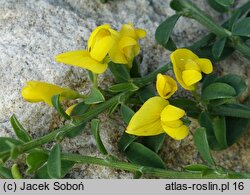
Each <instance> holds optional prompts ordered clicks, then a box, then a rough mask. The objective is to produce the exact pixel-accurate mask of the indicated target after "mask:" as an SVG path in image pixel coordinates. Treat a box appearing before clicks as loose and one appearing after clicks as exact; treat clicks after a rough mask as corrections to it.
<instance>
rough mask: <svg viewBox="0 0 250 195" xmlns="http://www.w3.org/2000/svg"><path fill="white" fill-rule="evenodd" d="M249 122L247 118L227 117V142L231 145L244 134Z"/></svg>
mask: <svg viewBox="0 0 250 195" xmlns="http://www.w3.org/2000/svg"><path fill="white" fill-rule="evenodd" d="M249 122H250V120H249V119H245V118H236V117H226V127H227V143H228V145H229V146H231V145H233V144H234V143H235V142H236V141H238V139H239V138H240V137H241V136H242V135H244V133H245V132H246V131H247V129H248V127H249Z"/></svg>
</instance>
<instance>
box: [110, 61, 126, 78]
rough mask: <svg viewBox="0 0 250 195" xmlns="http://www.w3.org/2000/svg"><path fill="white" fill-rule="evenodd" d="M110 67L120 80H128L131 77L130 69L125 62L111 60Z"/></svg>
mask: <svg viewBox="0 0 250 195" xmlns="http://www.w3.org/2000/svg"><path fill="white" fill-rule="evenodd" d="M108 65H109V69H110V71H111V72H112V73H113V75H114V77H115V78H116V80H117V81H118V82H127V81H128V80H129V79H130V74H129V70H128V69H127V67H126V66H125V65H124V64H116V63H113V62H109V64H108Z"/></svg>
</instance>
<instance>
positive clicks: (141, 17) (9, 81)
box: [0, 0, 250, 178]
mask: <svg viewBox="0 0 250 195" xmlns="http://www.w3.org/2000/svg"><path fill="white" fill-rule="evenodd" d="M195 3H197V4H198V6H200V7H202V8H203V9H204V10H205V11H206V12H207V13H210V15H212V16H213V17H214V18H215V19H216V20H217V21H219V22H222V21H223V19H224V17H223V16H220V15H218V14H217V13H216V12H215V11H212V10H211V8H209V7H208V6H207V4H206V1H205V0H203V1H195ZM173 13H174V11H173V10H171V8H170V7H169V1H168V0H126V1H122V0H115V1H110V2H109V3H107V4H101V3H100V1H99V0H37V1H36V2H34V1H33V0H19V1H15V0H12V1H11V0H8V1H7V0H0V94H1V95H0V136H13V133H12V130H11V127H10V124H9V118H10V116H11V115H12V114H13V113H15V114H16V116H17V117H18V118H19V119H20V121H21V122H22V124H24V126H25V127H26V128H27V129H28V130H29V131H30V133H31V135H32V136H33V137H34V138H35V137H40V136H42V135H44V134H46V133H48V132H50V131H51V130H52V129H53V128H57V127H58V126H61V125H62V124H63V121H61V119H60V117H58V114H56V113H55V112H54V110H53V109H52V108H49V107H48V106H46V105H45V104H43V103H38V104H30V103H27V102H25V101H24V100H23V99H22V98H21V96H20V91H21V88H22V87H23V86H24V85H25V82H26V81H28V80H43V81H47V82H50V83H54V84H58V85H61V86H67V87H70V88H72V89H75V90H78V91H80V92H82V93H88V92H89V82H88V79H87V74H86V72H85V71H84V70H81V69H79V68H75V67H70V66H66V65H61V64H58V63H56V62H55V61H54V59H53V58H54V56H55V55H56V54H58V53H61V52H64V51H69V50H75V49H81V48H85V47H86V41H87V39H88V37H89V35H90V33H91V31H92V30H93V29H94V28H95V27H96V26H98V25H101V24H103V23H110V24H111V25H112V26H113V27H114V28H119V27H120V26H121V25H122V24H123V23H126V22H131V23H133V24H134V25H135V26H136V27H140V28H144V29H146V30H147V33H148V34H147V38H146V39H144V40H142V42H141V45H142V46H141V48H142V52H141V56H142V57H143V61H142V64H143V72H144V73H146V72H147V71H149V70H152V69H154V68H156V67H157V66H160V65H163V64H165V63H166V62H168V61H169V54H170V53H169V52H168V51H166V50H164V49H163V48H162V47H161V46H159V45H157V44H156V42H155V40H154V32H155V29H156V27H157V26H158V25H159V24H160V23H161V22H162V21H164V18H165V17H167V16H171V15H172V14H173ZM173 33H174V36H173V38H174V40H175V41H176V43H177V45H178V46H180V47H181V46H184V45H187V44H191V43H192V42H193V41H195V40H196V39H197V38H198V37H201V36H202V35H204V33H206V29H205V28H204V27H202V26H201V25H200V24H198V23H197V22H195V21H192V20H188V19H185V18H181V19H180V20H179V21H178V23H177V25H176V28H175V29H174V32H173ZM239 59H240V60H239ZM247 64H249V61H247V60H243V58H242V57H241V56H239V55H237V54H235V55H233V56H232V57H231V58H229V59H228V60H226V61H223V62H222V63H220V64H218V66H219V67H221V68H218V69H219V72H220V73H221V74H225V73H228V72H234V73H238V74H241V75H243V76H244V78H246V82H247V83H248V84H250V81H249V78H250V75H249V74H250V72H249V70H248V69H247V67H249V65H248V66H247ZM112 81H113V79H112V78H111V77H110V73H109V72H107V73H105V74H104V75H102V76H101V77H100V80H99V82H100V84H101V86H102V87H106V86H108V85H109V84H110V83H111V82H112ZM99 118H100V120H101V121H102V123H101V136H102V138H103V141H104V144H105V145H106V146H107V149H108V151H110V152H111V153H112V154H114V155H118V157H119V158H121V159H124V157H123V156H122V154H120V153H119V152H118V151H117V147H116V143H117V140H118V138H119V137H120V135H121V134H122V132H123V131H124V128H125V125H124V123H123V122H122V121H121V120H120V117H119V114H118V113H115V114H114V115H112V116H111V117H110V116H108V114H107V113H103V114H101V115H100V116H99ZM195 126H197V124H195V123H193V127H194V128H195ZM194 128H193V129H194ZM248 136H249V132H248V133H247V135H246V136H244V137H243V138H242V139H241V140H240V142H239V143H237V144H235V145H234V146H232V147H231V148H229V149H228V150H226V151H223V152H215V153H214V155H215V158H216V162H218V164H220V165H223V166H225V167H227V168H231V169H234V170H237V171H242V170H244V171H250V164H249V158H250V157H249V150H250V149H249V148H250V142H249V139H248ZM63 150H64V151H69V152H77V153H80V154H84V155H92V156H100V154H99V153H98V152H97V149H96V146H95V142H94V139H93V138H92V137H91V133H90V130H89V127H87V128H86V130H85V131H84V132H83V133H82V134H81V135H80V136H78V137H76V138H74V139H66V140H64V141H63ZM161 155H162V157H163V159H164V161H165V162H166V164H167V165H168V166H169V167H171V168H174V169H180V168H181V167H183V166H184V165H187V164H190V163H199V162H201V159H200V157H199V155H198V153H197V151H196V150H195V147H194V145H193V138H192V135H191V134H190V136H189V137H188V138H187V139H185V140H183V141H181V142H176V141H173V140H171V139H166V141H165V144H164V148H163V150H162V152H161ZM67 177H69V178H132V174H130V173H127V172H124V171H116V170H113V169H109V168H104V167H100V166H93V165H76V166H75V167H74V169H73V170H72V171H71V172H70V173H69V174H68V175H67Z"/></svg>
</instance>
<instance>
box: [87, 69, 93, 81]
mask: <svg viewBox="0 0 250 195" xmlns="http://www.w3.org/2000/svg"><path fill="white" fill-rule="evenodd" d="M87 72H88V75H89V80H90V81H91V82H92V83H94V82H95V75H94V74H95V73H93V72H92V71H90V70H87Z"/></svg>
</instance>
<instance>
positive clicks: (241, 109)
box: [210, 104, 250, 119]
mask: <svg viewBox="0 0 250 195" xmlns="http://www.w3.org/2000/svg"><path fill="white" fill-rule="evenodd" d="M210 111H211V113H212V114H215V115H221V116H232V117H238V118H248V119H249V118H250V107H248V106H245V105H243V104H223V105H220V106H216V107H213V106H211V107H210Z"/></svg>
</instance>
